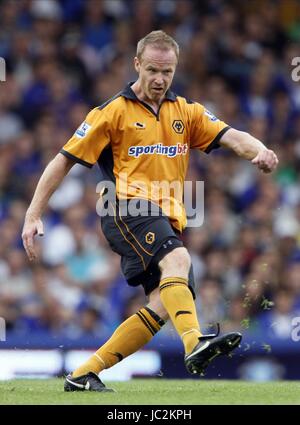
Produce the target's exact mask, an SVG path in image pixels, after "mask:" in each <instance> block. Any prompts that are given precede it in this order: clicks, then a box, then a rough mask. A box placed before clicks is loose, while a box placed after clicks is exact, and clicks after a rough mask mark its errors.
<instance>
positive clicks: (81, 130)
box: [75, 121, 91, 139]
mask: <svg viewBox="0 0 300 425" xmlns="http://www.w3.org/2000/svg"><path fill="white" fill-rule="evenodd" d="M90 128H91V125H89V124H87V123H86V122H85V121H84V122H83V123H82V124H80V126H79V127H78V128H77V130H76V131H75V134H76V136H77V137H79V138H80V139H82V138H83V137H85V136H86V135H87V133H88V131H89V129H90Z"/></svg>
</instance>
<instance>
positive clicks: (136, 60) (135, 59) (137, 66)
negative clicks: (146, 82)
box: [133, 56, 141, 74]
mask: <svg viewBox="0 0 300 425" xmlns="http://www.w3.org/2000/svg"><path fill="white" fill-rule="evenodd" d="M133 61H134V68H135V70H136V72H137V73H138V74H139V73H140V68H141V64H140V61H139V60H138V58H137V57H136V56H135V58H134V60H133Z"/></svg>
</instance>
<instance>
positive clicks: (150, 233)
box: [145, 232, 155, 245]
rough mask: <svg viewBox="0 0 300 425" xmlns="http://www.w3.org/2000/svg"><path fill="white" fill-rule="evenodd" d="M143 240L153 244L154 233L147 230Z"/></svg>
mask: <svg viewBox="0 0 300 425" xmlns="http://www.w3.org/2000/svg"><path fill="white" fill-rule="evenodd" d="M145 241H146V242H147V243H148V244H149V245H151V244H153V242H154V241H155V233H153V232H148V233H147V235H146V236H145Z"/></svg>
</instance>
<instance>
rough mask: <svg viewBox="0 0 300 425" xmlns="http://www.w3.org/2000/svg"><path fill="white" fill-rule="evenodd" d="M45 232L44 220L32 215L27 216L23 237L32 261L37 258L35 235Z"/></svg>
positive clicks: (41, 234)
mask: <svg viewBox="0 0 300 425" xmlns="http://www.w3.org/2000/svg"><path fill="white" fill-rule="evenodd" d="M43 234H44V229H43V223H42V220H40V219H39V218H34V217H32V216H26V218H25V223H24V226H23V232H22V239H23V245H24V248H25V251H26V254H27V256H28V258H29V260H30V261H34V260H36V258H37V255H36V251H35V249H34V236H35V235H39V236H43Z"/></svg>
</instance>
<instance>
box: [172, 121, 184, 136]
mask: <svg viewBox="0 0 300 425" xmlns="http://www.w3.org/2000/svg"><path fill="white" fill-rule="evenodd" d="M172 127H173V130H174V131H175V132H176V133H178V134H182V133H183V131H184V124H183V122H182V121H181V120H174V121H173V124H172Z"/></svg>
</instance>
